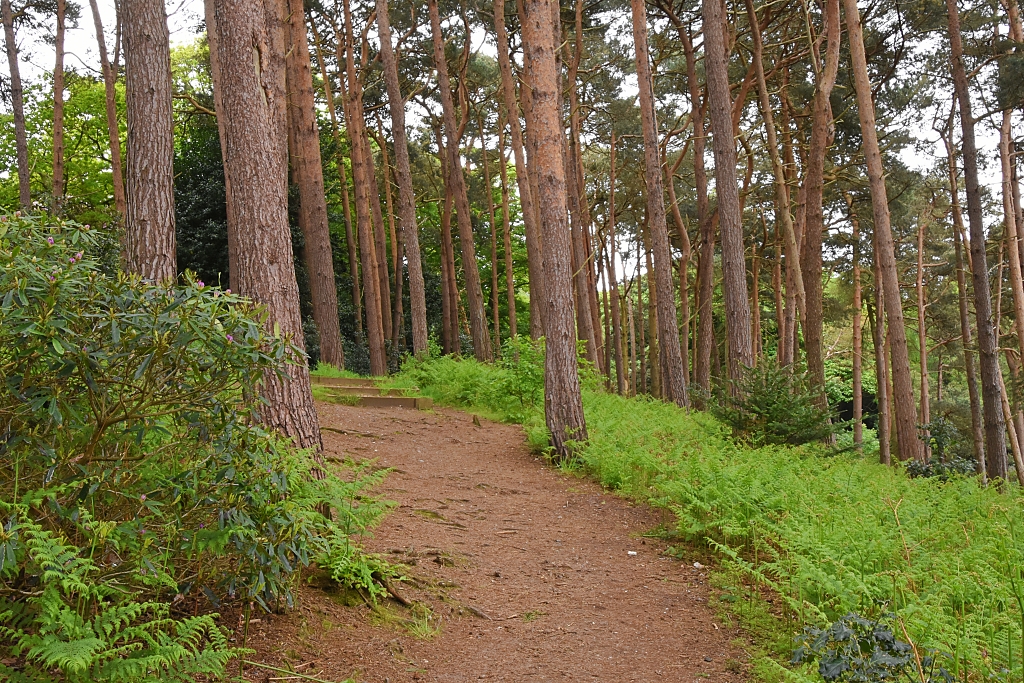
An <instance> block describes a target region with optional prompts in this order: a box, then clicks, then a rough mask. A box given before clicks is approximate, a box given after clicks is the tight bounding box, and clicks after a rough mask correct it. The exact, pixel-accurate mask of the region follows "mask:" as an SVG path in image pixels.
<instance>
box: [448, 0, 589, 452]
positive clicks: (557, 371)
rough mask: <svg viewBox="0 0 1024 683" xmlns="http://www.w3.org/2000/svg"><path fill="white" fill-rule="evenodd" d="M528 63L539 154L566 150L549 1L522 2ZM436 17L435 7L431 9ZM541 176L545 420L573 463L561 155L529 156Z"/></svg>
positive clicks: (576, 425)
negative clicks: (546, 151) (544, 281)
mask: <svg viewBox="0 0 1024 683" xmlns="http://www.w3.org/2000/svg"><path fill="white" fill-rule="evenodd" d="M523 8H524V11H523V12H522V13H521V14H520V21H521V23H522V26H523V53H524V63H525V65H526V69H527V71H528V73H529V80H530V84H531V86H532V92H531V95H532V106H531V110H532V113H531V117H530V119H528V126H529V128H530V134H531V136H532V138H533V144H534V145H535V149H538V150H558V149H561V148H562V144H563V140H564V129H563V128H562V120H561V116H560V114H559V104H560V101H561V93H560V88H559V77H558V65H557V61H556V56H555V52H556V46H555V41H556V35H555V20H556V19H557V12H558V6H557V4H555V3H553V2H552V0H524V2H523ZM434 11H435V12H436V7H435V8H434ZM531 164H532V169H531V172H533V173H534V174H535V175H536V177H537V189H538V193H537V195H536V196H535V197H534V199H535V200H536V202H537V206H538V209H539V212H540V213H539V216H540V224H541V228H542V230H543V232H544V240H543V249H544V266H545V267H544V270H545V275H546V278H547V281H546V283H545V284H546V286H545V288H544V293H545V300H544V306H545V308H546V309H547V310H546V311H545V313H544V316H543V317H544V322H545V325H546V327H545V330H544V332H545V338H546V354H545V358H544V380H545V381H544V414H545V420H546V423H547V427H548V431H549V432H550V433H551V441H552V445H553V446H554V449H555V453H556V454H557V455H558V457H560V458H566V457H571V456H572V454H573V452H574V450H575V444H578V443H583V442H585V441H586V440H587V425H586V421H585V419H584V416H583V403H582V400H581V396H580V381H579V374H578V369H577V358H576V335H575V332H574V329H573V305H572V289H571V288H572V273H571V272H570V263H571V256H570V253H571V251H570V250H571V244H570V240H571V236H570V234H569V222H568V214H567V211H568V205H567V201H566V181H565V169H564V168H563V166H562V155H561V154H557V153H554V154H551V153H549V154H542V155H537V156H535V157H531Z"/></svg>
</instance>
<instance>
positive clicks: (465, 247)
mask: <svg viewBox="0 0 1024 683" xmlns="http://www.w3.org/2000/svg"><path fill="white" fill-rule="evenodd" d="M427 9H428V10H429V12H430V31H431V34H432V36H433V43H434V68H436V69H437V80H438V86H439V94H440V98H441V109H442V110H443V115H444V131H445V139H446V140H447V145H446V147H447V150H448V178H449V180H450V181H451V184H452V189H453V190H454V193H455V218H456V221H457V223H458V228H459V247H460V250H461V252H462V271H463V273H464V274H465V278H466V298H467V299H468V300H469V320H470V329H471V331H472V336H473V355H474V356H476V359H477V360H479V361H489V360H491V358H492V357H493V354H492V351H491V339H490V336H489V335H488V333H487V313H486V311H485V310H484V295H483V289H482V288H481V286H480V269H479V268H478V267H477V263H476V245H475V244H474V238H473V223H472V218H471V216H470V212H469V197H468V196H467V194H466V179H465V178H464V177H463V175H462V159H461V158H460V154H459V138H458V133H457V130H456V127H455V105H454V104H453V102H452V86H451V80H450V79H449V77H448V62H447V60H446V58H445V54H444V37H443V35H442V34H441V16H440V14H439V13H438V9H437V0H428V2H427Z"/></svg>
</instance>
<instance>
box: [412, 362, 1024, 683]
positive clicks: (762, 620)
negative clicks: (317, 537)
mask: <svg viewBox="0 0 1024 683" xmlns="http://www.w3.org/2000/svg"><path fill="white" fill-rule="evenodd" d="M406 376H407V377H409V378H410V379H411V380H412V381H414V382H415V383H416V384H417V385H418V386H420V388H421V390H422V391H423V392H424V393H425V394H426V395H428V396H431V397H432V398H434V400H435V401H437V402H438V403H443V404H446V405H451V406H455V407H459V408H463V409H467V410H469V411H471V412H476V413H479V414H481V415H484V416H487V417H489V418H491V419H498V420H502V421H506V422H520V423H522V424H524V426H525V427H526V429H527V434H528V438H529V439H530V440H531V442H532V443H534V444H535V445H537V446H540V445H541V444H543V443H544V442H545V441H546V439H545V437H544V430H543V415H542V413H541V410H542V403H540V402H536V401H532V402H528V401H523V400H520V399H519V398H518V397H517V396H516V395H515V394H512V393H510V392H509V391H507V390H503V388H505V387H507V386H508V385H509V384H510V383H514V382H515V377H513V376H512V375H511V371H510V370H509V369H508V368H507V367H494V366H487V365H482V364H480V363H476V362H474V361H470V360H464V361H455V360H452V359H438V360H432V361H426V362H416V363H415V364H412V366H411V367H409V368H408V370H407V371H406ZM587 384H588V388H587V389H586V390H585V391H584V397H583V402H584V410H585V412H586V417H587V427H588V430H589V433H590V442H589V444H588V445H587V447H586V448H585V449H583V451H582V452H581V454H580V456H579V466H580V467H582V468H583V469H584V470H585V471H586V472H587V473H588V474H589V475H591V476H592V477H594V478H595V479H597V480H598V481H599V482H601V483H602V484H603V485H605V486H607V487H609V488H611V489H613V490H615V491H617V492H619V493H620V494H621V495H624V496H627V497H630V498H632V499H635V500H639V501H644V502H648V503H651V504H654V505H657V506H661V507H666V508H669V509H670V510H672V511H673V512H674V513H675V516H676V524H675V528H674V529H672V532H673V533H674V535H675V536H676V537H677V538H678V539H680V540H681V541H685V542H687V543H689V544H693V545H694V546H695V547H704V548H708V549H710V550H712V551H713V552H714V553H715V554H716V555H717V556H718V563H719V564H720V565H721V569H719V570H718V574H717V575H716V579H715V581H716V582H724V583H722V584H721V585H722V587H723V588H724V586H726V585H730V586H733V587H734V590H733V591H732V593H731V595H732V596H733V597H734V599H733V601H732V602H729V601H728V600H722V601H721V602H720V604H721V605H722V606H723V609H724V608H725V607H726V606H728V608H729V610H728V611H729V612H730V613H731V614H733V615H734V616H735V618H737V619H739V620H740V623H741V624H742V625H743V626H744V627H746V628H747V629H748V630H749V632H750V633H751V634H752V635H753V636H754V638H755V639H756V640H757V642H758V645H759V646H760V647H763V648H764V651H765V653H766V655H771V656H770V657H762V658H759V659H758V658H755V659H756V662H755V673H756V674H757V676H758V677H759V678H762V679H764V680H783V679H787V680H795V679H799V678H802V677H803V675H802V674H801V673H800V671H801V670H792V669H788V668H785V667H782V666H781V665H780V664H779V661H787V662H788V659H789V655H790V653H791V650H792V643H793V640H792V639H793V637H794V636H795V635H796V634H797V633H798V632H800V631H801V630H802V628H803V626H804V625H818V626H822V625H826V624H828V623H830V622H833V621H835V620H836V619H838V618H839V617H842V616H843V615H845V614H847V613H848V612H858V613H860V614H863V615H865V616H869V617H877V616H880V615H882V614H884V613H885V612H892V613H894V614H895V619H896V620H897V621H898V622H899V623H900V624H902V626H905V628H906V638H908V639H909V640H911V641H912V642H913V643H914V645H915V646H917V647H919V648H922V649H928V648H934V649H936V650H939V651H941V652H944V653H948V654H949V661H948V666H947V668H948V669H949V671H950V673H951V674H952V675H954V676H955V677H957V678H960V679H966V680H980V679H982V678H985V679H987V678H993V679H998V680H1020V679H1021V674H1022V673H1024V610H1022V607H1024V498H1022V496H1021V492H1020V490H1019V489H1018V488H1017V487H1016V486H1015V485H1013V484H1009V485H1008V486H1007V492H1005V493H1000V492H998V491H996V490H995V489H994V488H983V487H981V486H980V485H979V483H978V481H977V480H976V479H974V478H973V477H955V476H954V477H952V478H950V479H949V481H946V482H943V481H939V480H938V479H936V478H915V479H911V478H909V477H908V476H906V474H905V473H904V472H903V471H902V469H900V468H889V467H884V466H881V465H878V464H877V463H875V462H872V461H868V460H866V459H864V458H861V457H859V456H857V455H856V454H845V455H835V454H834V453H833V452H829V451H827V450H826V449H824V448H822V447H819V446H817V445H806V446H801V447H788V446H765V447H761V448H751V447H747V446H743V445H740V444H737V443H735V442H734V441H733V440H732V439H731V438H730V433H729V432H728V430H727V429H726V428H725V427H723V426H722V425H721V424H720V423H719V422H717V421H716V420H715V419H714V418H713V417H711V416H709V415H707V414H704V413H697V412H690V413H687V412H684V411H682V410H680V409H678V408H676V407H675V406H673V405H669V404H665V403H662V402H660V401H653V400H649V399H645V398H642V397H638V398H631V399H627V398H623V397H620V396H615V395H611V394H606V393H603V392H601V391H600V390H599V389H597V388H595V387H594V386H592V385H593V383H592V382H588V383H587ZM523 395H527V392H521V393H520V394H519V396H523ZM534 395H535V394H534ZM744 591H746V592H744ZM729 594H730V593H728V592H724V591H723V592H722V593H720V595H729ZM765 595H771V596H772V600H773V601H774V604H769V603H767V602H766V599H765V597H764V596H765ZM759 605H760V606H759ZM758 610H761V612H758ZM773 658H774V659H773ZM773 672H774V673H773Z"/></svg>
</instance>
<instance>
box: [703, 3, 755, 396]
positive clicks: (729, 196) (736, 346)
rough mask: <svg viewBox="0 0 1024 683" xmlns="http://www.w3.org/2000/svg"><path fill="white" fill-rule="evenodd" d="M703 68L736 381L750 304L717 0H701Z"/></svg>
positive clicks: (744, 358) (743, 359)
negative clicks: (705, 76)
mask: <svg viewBox="0 0 1024 683" xmlns="http://www.w3.org/2000/svg"><path fill="white" fill-rule="evenodd" d="M702 6H703V19H704V26H705V27H706V30H705V31H704V55H705V57H704V62H705V63H704V69H705V72H706V73H707V90H708V110H709V112H710V117H711V132H712V134H713V140H712V142H713V147H714V151H715V179H716V183H715V187H716V193H717V195H718V227H719V231H720V233H721V239H722V289H723V290H724V293H725V319H726V337H727V341H728V345H729V353H728V354H727V358H728V374H729V377H730V378H732V379H737V378H739V377H740V376H741V375H742V373H743V369H744V368H749V367H750V366H751V365H752V364H753V362H754V357H753V350H752V347H751V343H750V341H751V340H750V301H749V299H748V295H747V267H746V258H745V256H744V247H743V222H742V216H741V213H740V198H739V188H738V187H737V183H736V144H735V142H734V137H733V122H732V96H731V95H730V93H729V73H728V65H727V52H726V47H725V35H724V33H723V28H722V27H723V26H724V20H723V11H724V8H723V6H722V0H703V5H702Z"/></svg>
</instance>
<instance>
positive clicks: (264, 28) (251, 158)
mask: <svg viewBox="0 0 1024 683" xmlns="http://www.w3.org/2000/svg"><path fill="white" fill-rule="evenodd" d="M277 10H278V6H277V3H276V2H268V1H267V0H208V1H207V15H206V25H207V29H208V30H209V31H210V32H211V34H213V35H214V39H213V40H212V41H211V46H213V47H214V49H215V50H216V53H217V54H216V58H215V59H211V62H212V64H213V65H214V69H216V70H217V71H218V72H219V73H218V74H217V80H216V83H218V84H219V85H220V86H221V90H222V92H221V96H220V101H219V109H218V111H217V121H218V125H219V128H220V134H221V136H222V138H223V139H224V141H225V149H226V151H227V154H226V155H225V157H224V173H225V175H226V176H228V178H229V181H228V182H229V185H228V188H229V194H228V196H227V201H228V204H229V205H230V206H231V207H232V209H231V212H230V213H229V216H230V217H231V219H232V220H233V221H234V223H233V224H232V223H229V225H228V230H229V231H232V232H236V233H237V240H238V246H239V250H238V269H237V279H238V282H239V291H240V293H241V294H243V295H245V296H248V297H251V298H252V299H253V300H254V301H256V302H257V303H260V304H262V305H263V306H264V307H265V308H266V310H267V314H268V318H267V325H268V329H269V330H273V331H274V332H275V333H276V332H277V331H278V330H280V334H281V335H282V336H284V337H286V338H288V339H289V340H290V341H291V342H292V343H293V344H295V345H296V346H297V347H298V348H299V350H300V351H301V349H302V346H303V338H302V320H301V317H300V314H299V288H298V285H297V284H296V281H295V267H294V259H293V256H292V243H291V231H290V230H289V227H288V149H287V135H286V113H285V91H284V83H285V65H284V36H283V32H282V17H280V16H279V14H278V11H277ZM129 23H130V22H128V21H127V18H126V24H129ZM134 49H135V48H134V47H133V46H132V45H130V44H129V45H128V52H129V56H131V54H132V50H134ZM135 54H136V55H137V54H138V53H137V52H136V53H135ZM254 66H255V67H256V68H254ZM129 197H130V195H129ZM292 361H293V363H294V364H293V365H291V366H290V367H289V368H288V373H289V375H290V376H284V377H281V376H278V375H277V374H276V373H273V372H268V373H267V374H266V375H265V376H264V380H263V386H262V393H263V397H264V399H265V400H266V405H264V406H263V407H262V408H261V413H262V416H263V420H264V422H265V423H266V424H267V426H268V427H270V428H272V429H277V430H279V431H281V432H282V433H284V434H285V435H286V436H290V437H293V438H295V439H296V441H297V442H298V444H299V446H300V447H302V448H308V447H311V446H313V447H317V448H318V449H319V448H320V447H321V445H322V440H321V437H320V426H319V421H318V419H317V414H316V408H315V406H314V405H313V394H312V392H311V391H310V385H309V368H308V366H307V364H306V362H305V358H304V357H303V356H301V355H300V356H299V357H294V358H292Z"/></svg>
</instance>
